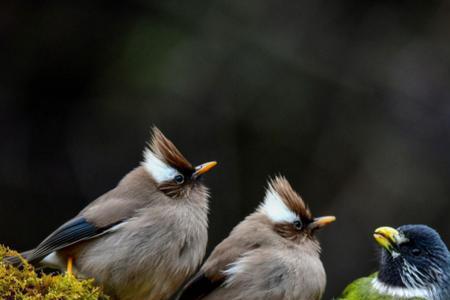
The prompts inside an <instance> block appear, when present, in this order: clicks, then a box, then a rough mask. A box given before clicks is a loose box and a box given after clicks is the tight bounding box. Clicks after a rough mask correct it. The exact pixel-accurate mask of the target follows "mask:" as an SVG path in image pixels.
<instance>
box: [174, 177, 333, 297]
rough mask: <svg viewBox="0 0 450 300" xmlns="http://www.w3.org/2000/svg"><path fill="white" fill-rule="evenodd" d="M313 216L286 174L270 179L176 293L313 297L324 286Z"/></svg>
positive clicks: (319, 223)
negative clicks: (247, 211) (251, 207)
mask: <svg viewBox="0 0 450 300" xmlns="http://www.w3.org/2000/svg"><path fill="white" fill-rule="evenodd" d="M335 219H336V218H335V217H332V216H328V217H321V218H313V217H312V215H311V212H310V210H309V209H308V208H307V207H306V205H305V203H304V202H303V200H302V198H301V197H300V196H299V195H298V194H297V193H296V192H295V191H294V190H293V189H292V187H291V186H290V184H289V182H288V181H287V180H286V179H285V178H284V177H276V178H275V179H273V180H271V181H270V182H269V184H268V189H267V192H266V195H265V199H264V201H263V203H262V204H261V205H260V206H259V207H258V208H257V210H256V211H255V212H254V213H252V214H251V215H249V216H248V217H247V218H245V220H244V221H242V222H241V223H240V224H238V225H237V226H236V227H235V228H234V229H233V231H232V232H231V233H230V235H229V236H228V237H227V238H226V239H225V240H224V241H222V242H221V243H220V244H219V245H218V246H217V247H216V248H215V249H214V251H213V252H212V254H211V256H210V257H209V258H208V259H207V261H206V262H205V264H204V265H203V266H202V268H201V270H200V271H199V272H198V273H197V274H196V275H195V276H194V277H193V278H192V279H191V280H190V281H188V283H187V284H186V285H185V286H184V287H183V288H182V289H181V291H180V292H179V293H178V295H177V296H176V297H175V299H179V300H188V299H189V300H191V299H208V300H225V299H226V300H244V299H245V300H252V299H254V300H256V299H258V300H264V299H270V300H288V299H293V300H294V299H295V300H315V299H320V298H321V297H322V294H323V292H324V289H325V284H326V276H325V270H324V268H323V265H322V262H321V260H320V245H319V242H318V241H317V239H316V238H315V237H314V233H315V231H316V230H317V229H319V228H322V227H324V226H325V225H327V224H329V223H331V222H333V221H334V220H335Z"/></svg>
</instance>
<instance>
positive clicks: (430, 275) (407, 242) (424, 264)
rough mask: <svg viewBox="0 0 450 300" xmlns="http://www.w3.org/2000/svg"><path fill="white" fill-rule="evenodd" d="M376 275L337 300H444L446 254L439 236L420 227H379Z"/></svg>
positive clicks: (448, 272) (448, 288)
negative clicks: (379, 249)
mask: <svg viewBox="0 0 450 300" xmlns="http://www.w3.org/2000/svg"><path fill="white" fill-rule="evenodd" d="M373 236H374V239H375V241H376V242H377V243H378V245H379V246H381V252H380V257H379V270H378V272H376V273H374V274H372V275H370V276H368V277H363V278H360V279H358V280H356V281H354V282H353V283H351V284H350V285H349V286H348V287H347V288H346V289H345V290H344V292H343V294H342V295H341V296H340V298H338V299H340V300H354V299H358V300H391V299H392V300H393V299H401V300H412V299H414V300H419V299H422V300H448V299H450V253H449V251H448V249H447V246H446V245H445V243H444V242H443V241H442V239H441V237H440V235H439V234H438V233H437V232H436V231H435V230H434V229H433V228H431V227H429V226H427V225H422V224H413V225H402V226H400V227H398V228H397V229H395V228H392V227H388V226H383V227H380V228H377V229H376V230H375V232H374V234H373Z"/></svg>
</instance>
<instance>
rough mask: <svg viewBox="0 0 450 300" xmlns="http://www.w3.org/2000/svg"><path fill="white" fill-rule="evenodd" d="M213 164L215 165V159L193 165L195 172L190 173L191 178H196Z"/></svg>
mask: <svg viewBox="0 0 450 300" xmlns="http://www.w3.org/2000/svg"><path fill="white" fill-rule="evenodd" d="M215 166H217V161H210V162H207V163H204V164H201V165H199V166H197V167H195V172H194V174H192V178H198V177H199V176H200V175H203V174H205V173H207V172H209V171H210V170H211V169H212V168H214V167H215Z"/></svg>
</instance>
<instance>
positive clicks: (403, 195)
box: [0, 0, 450, 299]
mask: <svg viewBox="0 0 450 300" xmlns="http://www.w3.org/2000/svg"><path fill="white" fill-rule="evenodd" d="M30 2H31V1H30ZM449 37H450V4H449V2H446V1H432V0H429V1H425V0H422V1H414V0H408V1H406V0H405V1H382V0H379V1H361V0H358V1H356V0H355V1H349V0H347V1H323V0H316V1H303V0H298V1H292V2H289V1H276V0H273V1H255V0H247V1H224V0H212V1H205V0H195V1H172V0H164V1H144V0H141V1H138V0H134V1H128V2H127V3H126V4H125V3H122V4H114V3H111V1H103V2H101V1H74V2H63V1H32V3H28V2H26V1H14V2H12V3H5V2H2V3H1V4H0V38H1V39H0V40H1V42H0V138H1V144H0V190H1V199H0V242H1V243H5V244H7V245H9V246H11V247H13V248H16V249H18V250H25V249H28V248H31V247H33V246H35V245H36V244H37V243H38V242H40V241H41V240H42V239H43V238H44V237H45V236H46V235H47V234H48V233H50V232H51V231H52V230H53V229H55V228H56V227H57V226H59V225H60V224H61V223H62V222H64V221H65V220H67V219H68V218H70V217H72V216H74V215H75V214H76V213H77V212H78V211H79V210H80V209H81V208H82V207H83V206H85V205H86V204H87V203H89V202H90V201H91V200H93V199H94V198H96V197H97V196H99V195H101V194H102V193H104V192H105V191H107V190H109V189H110V188H112V187H114V186H115V184H116V183H117V182H118V180H120V178H121V177H122V176H123V175H124V174H126V173H127V172H128V171H129V170H131V169H132V168H133V167H135V166H137V164H138V163H139V161H140V160H141V153H142V150H143V148H144V145H145V142H146V141H147V140H148V137H149V131H150V127H151V125H152V124H156V125H157V126H159V127H160V128H161V129H162V131H163V132H165V133H166V135H167V136H168V137H170V138H171V139H172V140H173V141H174V142H175V144H176V145H177V146H178V147H179V148H180V149H181V150H182V152H183V153H184V154H185V155H186V156H187V157H188V158H189V159H190V160H191V161H192V162H193V163H200V162H204V161H206V160H212V159H215V160H218V161H219V162H220V166H219V167H218V168H217V169H215V170H214V172H212V173H211V174H210V175H208V176H207V184H208V185H209V186H210V187H211V190H212V201H211V215H210V244H209V249H210V250H211V248H212V247H213V246H214V245H216V244H217V243H218V242H219V241H220V240H222V239H223V238H224V237H225V236H226V235H227V234H228V232H229V231H230V229H231V228H232V227H233V226H234V225H236V224H237V222H239V221H240V220H241V219H242V218H243V217H244V216H246V215H247V214H249V213H250V212H252V211H253V210H254V208H255V207H256V206H257V204H258V202H259V201H260V200H261V199H262V197H263V194H264V185H265V182H266V179H267V177H268V176H269V175H273V174H277V173H283V174H285V175H286V176H287V177H288V179H289V180H290V181H291V182H292V184H293V185H294V187H295V188H296V189H297V190H298V191H299V192H300V193H301V195H302V196H303V197H304V199H305V200H307V201H308V202H309V204H310V206H311V208H312V210H313V212H314V213H315V214H316V215H320V214H335V215H336V216H337V217H338V222H336V223H335V224H333V225H332V226H330V227H329V228H327V229H326V230H324V231H323V232H321V233H320V239H321V241H322V246H323V261H324V264H325V267H326V269H327V273H328V282H329V283H328V287H327V293H326V295H325V299H329V298H330V297H331V296H333V295H337V294H338V293H339V292H340V291H341V290H342V288H343V287H344V286H345V285H346V284H347V283H348V282H349V281H351V280H352V279H354V278H356V277H358V276H362V275H365V274H368V273H369V272H372V271H373V270H375V268H376V251H375V249H376V247H375V245H374V243H373V241H372V237H371V232H372V231H373V229H374V228H376V227H377V226H380V225H393V226H398V225H401V224H405V223H426V224H429V225H431V226H433V227H435V228H436V229H438V231H439V232H440V233H441V234H442V236H443V238H444V240H445V241H446V242H447V243H450V227H449V224H450V221H449V220H448V214H449V212H450V202H449V199H450V185H449V181H450V155H449V153H450V101H449V100H450V85H449V83H450V81H449V79H450V38H449Z"/></svg>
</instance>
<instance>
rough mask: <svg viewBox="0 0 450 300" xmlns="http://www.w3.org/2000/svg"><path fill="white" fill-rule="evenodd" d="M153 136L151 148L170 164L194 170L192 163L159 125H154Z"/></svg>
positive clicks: (181, 168)
mask: <svg viewBox="0 0 450 300" xmlns="http://www.w3.org/2000/svg"><path fill="white" fill-rule="evenodd" d="M152 131H153V137H152V139H151V142H150V143H149V148H150V150H151V151H152V152H153V153H155V154H156V156H158V158H159V159H161V160H163V161H165V162H166V163H168V164H169V165H171V166H173V167H175V168H177V169H179V170H187V171H189V170H191V171H194V168H193V166H192V165H191V163H190V162H189V161H188V160H187V159H186V158H185V157H184V156H183V154H181V152H180V151H179V150H178V149H177V147H175V145H174V144H173V143H172V142H171V141H170V140H169V139H168V138H166V137H165V136H164V134H163V133H162V132H161V130H159V129H158V127H156V126H154V127H153V129H152Z"/></svg>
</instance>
